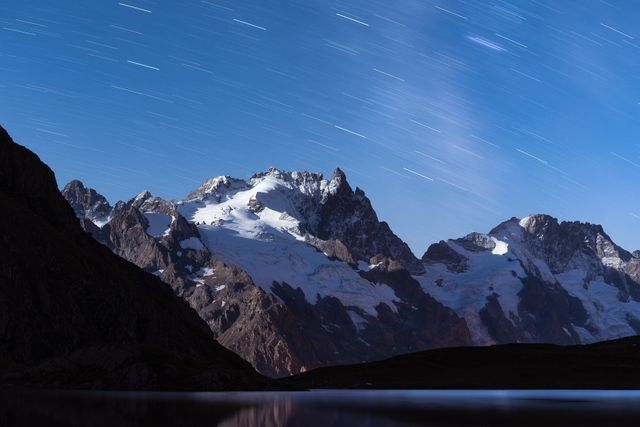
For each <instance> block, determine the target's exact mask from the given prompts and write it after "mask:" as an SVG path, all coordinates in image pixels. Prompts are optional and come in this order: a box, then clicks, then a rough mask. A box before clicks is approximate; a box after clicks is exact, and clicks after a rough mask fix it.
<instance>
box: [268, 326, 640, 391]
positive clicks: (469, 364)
mask: <svg viewBox="0 0 640 427" xmlns="http://www.w3.org/2000/svg"><path fill="white" fill-rule="evenodd" d="M638 360H640V337H629V338H622V339H619V340H614V341H606V342H601V343H597V344H590V345H577V346H565V347H563V346H556V345H547V344H507V345H498V346H492V347H459V348H446V349H438V350H430V351H424V352H420V353H413V354H407V355H403V356H397V357H393V358H391V359H387V360H382V361H379V362H371V363H363V364H359V365H346V366H336V367H329V368H320V369H315V370H312V371H309V372H305V373H303V374H299V375H295V376H293V377H289V378H285V379H282V380H280V381H281V383H283V384H286V385H288V386H293V387H301V388H302V387H304V388H325V389H329V388H332V389H339V388H357V389H621V390H622V389H640V364H639V363H638Z"/></svg>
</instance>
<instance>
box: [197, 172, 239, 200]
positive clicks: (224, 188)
mask: <svg viewBox="0 0 640 427" xmlns="http://www.w3.org/2000/svg"><path fill="white" fill-rule="evenodd" d="M246 187H247V182H246V181H245V180H243V179H238V178H232V177H230V176H216V177H214V178H210V179H208V180H206V181H205V182H203V183H202V185H200V187H198V188H196V189H195V190H194V191H192V192H191V193H189V194H188V195H187V198H186V200H187V201H189V200H194V199H203V198H207V199H208V198H213V199H217V200H216V201H218V202H219V201H220V198H221V197H222V196H223V195H224V194H225V193H227V192H229V191H231V190H234V189H236V190H239V189H242V188H246Z"/></svg>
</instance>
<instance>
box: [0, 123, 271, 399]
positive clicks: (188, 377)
mask: <svg viewBox="0 0 640 427" xmlns="http://www.w3.org/2000/svg"><path fill="white" fill-rule="evenodd" d="M67 190H68V191H67V192H66V195H67V197H70V198H71V199H72V200H74V201H75V202H77V205H76V208H77V209H76V213H78V212H84V214H85V215H86V214H89V215H92V213H95V210H96V209H99V210H100V212H103V210H104V209H103V208H104V207H106V206H108V204H106V203H105V201H104V200H103V199H101V198H100V197H99V196H97V195H96V194H94V193H92V192H91V191H87V190H86V189H83V188H82V186H81V185H79V183H75V184H74V185H70V186H68V187H67ZM96 201H98V203H95V202H96ZM0 205H1V206H2V210H0V336H1V337H2V346H0V382H1V383H3V384H13V385H38V386H58V387H82V388H102V389H104V388H117V389H238V388H252V387H258V386H260V384H261V383H262V382H263V378H262V377H261V376H259V375H258V374H257V373H256V372H255V371H254V370H253V369H252V368H251V366H250V365H249V364H248V363H247V362H245V361H243V360H242V359H241V358H240V357H238V356H237V355H235V354H233V353H232V352H230V351H228V350H227V349H225V348H224V347H222V346H221V345H219V344H218V343H216V342H215V340H214V337H213V334H212V333H211V332H210V330H209V328H208V327H207V325H206V324H205V323H204V322H203V321H202V320H201V319H200V318H199V317H198V315H197V314H196V313H195V311H193V310H192V309H191V308H189V307H188V305H187V304H186V303H184V302H183V301H181V300H180V299H179V298H176V297H175V296H174V295H173V293H172V292H171V289H170V288H169V287H168V286H166V284H164V283H163V282H162V281H160V280H158V279H157V278H155V277H153V276H152V275H150V274H148V273H145V272H144V271H142V270H141V269H139V268H138V267H136V266H135V265H133V264H131V263H129V262H127V261H125V260H123V259H122V258H120V257H118V256H116V255H114V254H112V253H111V252H110V251H109V250H108V249H107V248H106V247H104V246H103V245H100V244H98V243H97V242H95V241H94V240H93V239H91V237H89V236H87V234H86V233H84V232H83V231H82V229H81V228H80V227H79V225H78V222H77V219H76V217H75V216H74V210H72V209H71V208H70V207H69V204H68V203H67V202H66V201H65V199H64V198H63V197H62V196H61V195H60V192H59V191H58V189H57V186H56V182H55V178H54V175H53V173H52V172H51V170H50V169H49V168H48V167H47V166H46V165H44V164H43V163H42V162H41V161H40V160H39V159H38V157H37V156H36V155H34V154H33V153H32V152H30V151H29V150H27V149H26V148H24V147H22V146H19V145H17V144H15V143H14V142H13V141H12V140H11V138H10V137H9V135H8V134H7V133H6V132H5V131H4V129H2V128H0ZM88 208H90V209H88ZM105 213H106V212H105ZM94 218H96V217H95V216H94ZM95 228H96V229H98V230H99V228H98V227H95Z"/></svg>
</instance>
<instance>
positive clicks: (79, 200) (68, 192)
mask: <svg viewBox="0 0 640 427" xmlns="http://www.w3.org/2000/svg"><path fill="white" fill-rule="evenodd" d="M62 195H63V196H64V198H65V199H67V201H68V202H69V204H70V205H71V207H72V208H73V211H74V212H75V214H76V217H78V218H79V219H88V220H90V221H91V222H93V223H94V224H95V225H97V226H98V227H101V226H103V225H104V224H106V223H107V222H109V218H110V216H111V214H112V211H113V208H112V207H111V205H110V204H109V202H108V201H107V199H106V198H105V197H104V196H103V195H101V194H99V193H97V192H96V191H95V190H94V189H93V188H88V187H85V186H84V184H83V183H82V181H80V180H77V179H74V180H73V181H71V182H69V183H68V184H67V185H65V187H64V188H63V189H62Z"/></svg>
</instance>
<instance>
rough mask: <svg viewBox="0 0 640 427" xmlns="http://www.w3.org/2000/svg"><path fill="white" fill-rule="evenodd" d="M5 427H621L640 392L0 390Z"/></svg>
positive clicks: (634, 418) (639, 418)
mask: <svg viewBox="0 0 640 427" xmlns="http://www.w3.org/2000/svg"><path fill="white" fill-rule="evenodd" d="M0 425H2V426H32V425H33V426H108V427H117V426H155V427H161V426H224V427H235V426H303V427H315V426H322V427H330V426H350V427H358V426H382V427H386V426H491V425H500V426H545V427H550V426H573V425H575V426H591V425H602V426H622V425H634V426H635V425H640V392H638V391H590V390H584V391H582V390H578V391H573V390H571V391H563V390H533V391H530V390H527V391H499V390H473V391H467V390H455V391H437V390H433V391H431V390H429V391H422V390H420V391H417V390H416V391H413V390H408V391H407V390H389V391H386V390H385V391H378V390H363V391H359V390H323V391H310V392H223V393H152V392H78V391H3V392H1V393H0Z"/></svg>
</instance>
